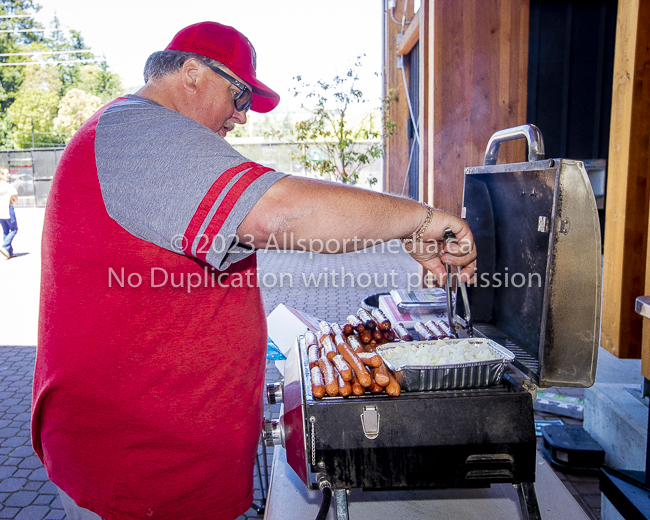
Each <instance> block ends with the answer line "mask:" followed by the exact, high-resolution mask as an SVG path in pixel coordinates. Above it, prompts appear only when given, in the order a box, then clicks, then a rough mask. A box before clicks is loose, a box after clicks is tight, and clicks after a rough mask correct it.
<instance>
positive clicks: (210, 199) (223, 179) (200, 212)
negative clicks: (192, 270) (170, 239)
mask: <svg viewBox="0 0 650 520" xmlns="http://www.w3.org/2000/svg"><path fill="white" fill-rule="evenodd" d="M254 166H259V165H258V164H257V163H254V162H245V163H241V164H239V165H237V166H234V167H232V168H230V169H228V170H226V171H225V172H223V174H222V175H220V176H219V178H218V179H217V180H216V181H214V182H213V183H212V186H210V189H209V190H208V192H207V193H206V194H205V196H204V197H203V200H201V202H200V203H199V206H198V208H196V211H195V212H194V216H193V217H192V220H190V223H189V224H188V226H187V229H186V230H185V234H184V235H183V252H184V253H185V254H186V255H188V256H191V254H192V244H193V243H194V240H195V239H196V235H197V233H198V232H199V229H201V225H202V224H203V222H204V221H205V219H206V217H207V216H208V213H210V209H212V206H213V205H214V203H215V201H216V200H217V199H218V198H219V195H220V194H221V192H222V190H223V189H224V188H225V187H226V185H227V184H228V183H229V182H230V181H231V180H232V179H233V177H235V175H237V174H238V173H240V172H242V171H244V170H246V169H248V168H253V167H254Z"/></svg>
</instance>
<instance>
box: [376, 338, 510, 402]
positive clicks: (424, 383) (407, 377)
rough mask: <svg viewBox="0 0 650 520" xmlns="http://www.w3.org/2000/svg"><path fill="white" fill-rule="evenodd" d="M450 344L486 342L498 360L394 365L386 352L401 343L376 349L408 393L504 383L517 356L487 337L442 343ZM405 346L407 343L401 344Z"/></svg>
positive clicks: (430, 342)
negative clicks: (504, 376)
mask: <svg viewBox="0 0 650 520" xmlns="http://www.w3.org/2000/svg"><path fill="white" fill-rule="evenodd" d="M443 341H444V342H445V343H446V344H448V345H453V344H457V343H460V342H462V341H470V342H476V343H484V344H487V346H488V347H489V348H490V349H491V350H493V351H494V352H495V353H496V354H497V355H498V356H499V359H489V360H486V361H471V362H467V363H457V364H453V365H399V366H393V364H392V363H391V362H390V361H388V360H387V359H386V358H385V355H384V353H385V352H386V351H388V350H389V349H394V348H396V346H397V345H399V344H386V345H382V346H381V347H377V352H378V353H379V354H380V355H381V357H382V359H383V360H384V362H385V363H386V366H388V368H390V369H391V370H392V371H393V373H394V374H395V379H397V381H398V382H399V384H400V386H401V387H402V390H404V391H406V392H421V391H427V390H454V389H461V388H483V387H486V386H492V385H498V384H499V383H501V379H502V377H503V373H504V372H505V369H506V366H507V365H508V363H510V362H512V361H513V360H514V359H515V356H514V354H513V353H512V352H510V351H509V350H508V349H506V348H504V347H502V346H501V345H499V344H498V343H495V342H494V341H491V340H489V339H485V338H472V339H470V338H462V339H447V340H443ZM432 343H437V342H436V341H412V342H409V344H411V345H415V346H424V345H429V344H432ZM401 345H404V343H401Z"/></svg>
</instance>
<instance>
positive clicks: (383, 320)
mask: <svg viewBox="0 0 650 520" xmlns="http://www.w3.org/2000/svg"><path fill="white" fill-rule="evenodd" d="M370 314H372V317H373V318H375V321H376V322H377V324H378V326H379V328H380V329H381V330H390V327H391V324H390V320H389V319H388V318H387V317H386V315H385V314H384V312H383V311H382V310H381V309H377V308H374V309H372V310H371V311H370Z"/></svg>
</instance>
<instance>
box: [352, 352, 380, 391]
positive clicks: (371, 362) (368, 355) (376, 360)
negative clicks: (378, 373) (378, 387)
mask: <svg viewBox="0 0 650 520" xmlns="http://www.w3.org/2000/svg"><path fill="white" fill-rule="evenodd" d="M357 356H359V359H360V360H361V362H362V363H363V364H364V365H368V366H369V367H373V368H377V367H379V366H381V365H382V364H383V363H384V362H383V360H382V359H381V356H380V355H379V354H377V353H376V352H359V353H358V354H357ZM382 386H386V385H382Z"/></svg>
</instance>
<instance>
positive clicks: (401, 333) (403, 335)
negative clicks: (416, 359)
mask: <svg viewBox="0 0 650 520" xmlns="http://www.w3.org/2000/svg"><path fill="white" fill-rule="evenodd" d="M393 333H394V334H395V335H396V336H397V337H398V338H399V339H401V340H402V341H413V336H411V334H410V333H409V331H408V330H406V327H405V326H404V324H403V323H396V324H395V325H393Z"/></svg>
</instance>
